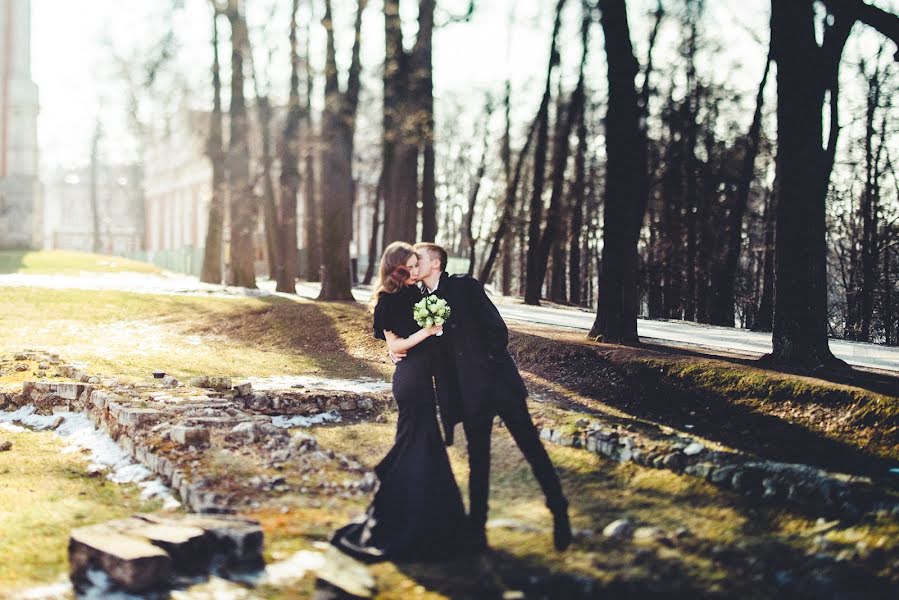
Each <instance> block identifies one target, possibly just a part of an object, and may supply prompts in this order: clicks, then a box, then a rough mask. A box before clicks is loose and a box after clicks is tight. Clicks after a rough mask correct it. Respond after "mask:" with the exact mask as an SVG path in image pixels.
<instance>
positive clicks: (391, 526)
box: [331, 242, 471, 562]
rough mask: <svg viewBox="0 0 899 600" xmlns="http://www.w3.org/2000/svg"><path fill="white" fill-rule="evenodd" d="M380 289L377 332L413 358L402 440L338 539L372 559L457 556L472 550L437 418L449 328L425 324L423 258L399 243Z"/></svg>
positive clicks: (406, 375)
mask: <svg viewBox="0 0 899 600" xmlns="http://www.w3.org/2000/svg"><path fill="white" fill-rule="evenodd" d="M379 272H380V281H379V282H378V284H377V285H376V287H375V290H376V291H375V297H374V299H375V302H376V304H375V309H374V335H375V337H377V338H379V339H382V340H385V341H386V342H387V345H388V347H389V348H390V350H392V351H393V352H394V353H395V352H399V351H406V352H407V354H406V358H405V359H404V360H402V361H401V362H400V363H398V364H397V366H396V371H395V372H394V374H393V396H394V398H395V399H396V404H397V407H398V408H399V418H398V419H397V430H396V440H395V442H394V445H393V447H392V448H391V449H390V451H389V452H388V453H387V456H385V457H384V459H383V460H382V461H381V462H380V463H379V464H378V465H377V466H376V467H375V474H376V475H377V476H378V480H379V482H380V484H379V486H378V490H377V492H376V493H375V497H374V499H373V500H372V502H371V504H370V505H369V507H368V510H367V511H366V513H365V514H364V515H363V516H362V517H360V518H359V519H357V520H355V521H353V522H352V523H350V524H348V525H346V526H344V527H342V528H340V529H339V530H337V532H336V533H335V534H334V536H333V538H332V539H331V543H332V544H333V545H334V546H336V547H337V548H338V549H340V550H341V551H343V552H344V553H346V554H349V555H351V556H353V557H355V558H357V559H359V560H362V561H365V562H376V561H380V560H393V561H412V560H440V559H446V558H451V557H453V556H455V555H458V554H459V553H460V552H462V551H464V550H465V549H466V548H470V547H471V545H470V539H469V538H470V535H469V526H468V520H467V518H466V516H465V508H464V506H463V504H462V496H461V494H460V492H459V487H458V486H457V485H456V480H455V477H454V476H453V472H452V469H451V468H450V462H449V457H448V456H447V453H446V447H445V445H444V442H443V439H442V437H441V433H440V427H439V425H438V423H437V407H436V400H435V389H434V383H433V379H432V377H433V375H434V374H435V372H436V370H437V368H438V367H439V363H438V361H439V352H438V346H437V344H439V343H440V341H441V340H440V338H435V337H434V336H436V335H437V334H438V333H439V332H440V331H442V326H440V325H438V326H435V327H429V328H424V329H423V328H421V327H420V326H419V325H417V324H416V322H415V319H414V318H413V308H412V307H413V305H414V304H415V302H416V301H418V300H419V299H420V298H421V295H420V292H418V291H417V288H415V287H414V284H415V283H416V281H417V278H418V256H417V255H416V254H415V251H414V250H413V249H412V246H410V245H409V244H406V243H404V242H394V243H392V244H390V245H389V246H387V248H386V249H385V250H384V254H383V256H382V257H381V265H380V269H379Z"/></svg>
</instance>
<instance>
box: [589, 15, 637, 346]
mask: <svg viewBox="0 0 899 600" xmlns="http://www.w3.org/2000/svg"><path fill="white" fill-rule="evenodd" d="M599 7H600V10H601V23H602V28H603V33H604V34H605V48H606V63H607V65H608V81H609V106H608V112H607V115H606V155H607V156H608V163H607V166H606V189H605V209H604V211H603V249H602V265H601V274H600V281H599V306H598V308H597V313H596V321H595V322H594V323H593V327H592V329H591V330H590V336H591V337H594V338H601V339H602V340H603V341H605V342H617V343H626V344H635V343H638V342H639V340H638V338H637V311H638V297H637V262H638V259H637V241H638V238H639V235H640V228H641V226H642V221H643V216H644V213H645V211H646V201H647V183H646V179H647V174H646V156H647V151H646V130H645V123H641V119H640V106H639V104H638V102H639V97H638V93H637V89H636V87H635V83H634V79H635V78H636V76H637V67H638V64H637V59H636V58H635V57H634V50H633V46H632V45H631V38H630V28H629V26H628V21H627V9H626V7H625V3H624V0H600V2H599Z"/></svg>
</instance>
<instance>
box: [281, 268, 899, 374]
mask: <svg viewBox="0 0 899 600" xmlns="http://www.w3.org/2000/svg"><path fill="white" fill-rule="evenodd" d="M297 291H298V293H299V294H300V295H302V296H305V297H308V298H315V297H316V296H317V295H318V291H319V287H318V286H317V285H316V284H312V283H301V284H300V285H299V287H298V288H297ZM369 294H370V291H369V289H368V288H363V287H357V288H355V289H354V290H353V296H355V298H356V299H357V300H359V301H360V302H367V301H368V298H369ZM493 300H494V302H495V303H496V306H497V308H498V309H499V312H500V314H501V315H502V316H503V318H504V319H506V320H508V321H519V322H523V323H536V324H542V325H554V326H556V327H567V328H571V329H577V330H580V331H584V332H586V331H589V330H590V328H591V327H592V326H593V320H594V318H595V314H594V313H593V312H588V311H585V310H580V309H577V308H557V307H549V306H525V305H523V304H521V302H520V301H518V300H516V299H513V298H508V297H504V296H494V297H493ZM637 335H639V336H640V337H641V338H643V339H644V340H646V341H653V342H658V343H661V344H665V343H669V344H671V343H674V344H677V345H688V346H696V347H701V348H711V349H716V350H734V351H737V352H744V353H747V354H751V355H755V356H761V355H762V354H767V353H768V352H771V334H766V333H756V332H753V331H746V330H744V329H733V328H730V327H717V326H714V325H701V324H698V323H690V322H685V321H650V320H648V319H638V320H637ZM830 349H831V351H833V353H834V355H836V356H837V357H838V358H841V359H843V360H845V361H846V362H847V363H849V364H850V365H854V366H859V367H869V368H874V369H883V370H888V371H894V372H897V373H899V348H897V347H888V346H881V345H878V344H866V343H862V342H847V341H845V340H835V339H831V340H830Z"/></svg>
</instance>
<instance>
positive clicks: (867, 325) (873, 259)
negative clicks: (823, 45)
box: [859, 53, 883, 342]
mask: <svg viewBox="0 0 899 600" xmlns="http://www.w3.org/2000/svg"><path fill="white" fill-rule="evenodd" d="M878 54H879V53H878ZM877 59H878V61H879V59H880V56H879V55H878V57H877ZM863 74H864V72H863ZM880 88H881V85H880V69H879V65H876V66H875V68H874V72H873V73H872V74H871V76H870V77H869V78H868V90H867V103H866V110H865V187H864V190H863V192H862V203H861V218H862V248H861V250H862V252H861V254H862V269H861V276H862V277H861V279H862V280H861V290H860V296H861V297H860V299H859V304H860V308H861V311H860V312H861V314H860V317H861V331H860V336H859V337H860V339H861V341H865V342H869V341H871V317H872V315H873V313H874V288H875V286H876V285H877V281H876V280H877V260H878V252H877V246H878V241H877V229H878V217H877V208H878V206H877V205H878V196H879V195H880V153H881V151H882V149H883V138H881V140H880V145H879V146H878V148H877V151H876V152H875V150H874V136H875V134H876V129H877V128H876V125H875V122H874V121H875V117H876V112H877V109H878V108H879V107H880Z"/></svg>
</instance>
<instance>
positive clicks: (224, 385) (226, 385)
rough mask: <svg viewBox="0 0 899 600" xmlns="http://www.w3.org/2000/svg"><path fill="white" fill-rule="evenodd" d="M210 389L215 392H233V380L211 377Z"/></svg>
mask: <svg viewBox="0 0 899 600" xmlns="http://www.w3.org/2000/svg"><path fill="white" fill-rule="evenodd" d="M208 387H210V388H212V389H214V390H222V391H231V378H230V377H210V378H209V384H208Z"/></svg>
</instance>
